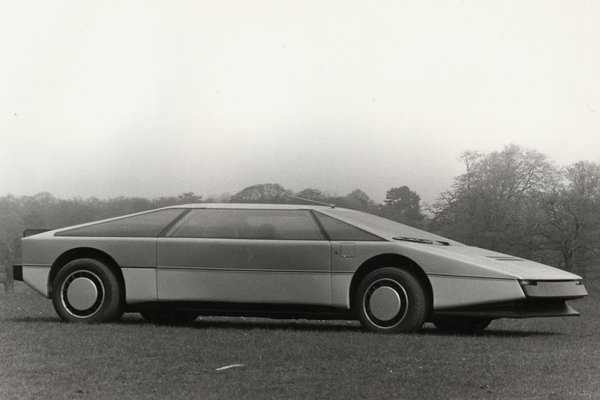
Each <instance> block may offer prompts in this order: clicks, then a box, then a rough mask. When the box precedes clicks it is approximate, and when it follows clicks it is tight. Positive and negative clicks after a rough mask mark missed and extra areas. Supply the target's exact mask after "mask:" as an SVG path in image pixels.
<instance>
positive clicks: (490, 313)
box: [432, 301, 579, 319]
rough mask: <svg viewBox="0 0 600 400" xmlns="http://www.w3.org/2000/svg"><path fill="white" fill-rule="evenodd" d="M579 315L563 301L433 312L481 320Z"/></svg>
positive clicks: (438, 314) (440, 314) (435, 314)
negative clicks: (481, 318) (479, 318)
mask: <svg viewBox="0 0 600 400" xmlns="http://www.w3.org/2000/svg"><path fill="white" fill-rule="evenodd" d="M578 315H579V313H578V312H577V311H575V310H574V309H573V308H571V307H570V306H568V305H567V304H566V303H565V302H564V301H551V302H548V301H544V302H541V301H528V302H525V303H519V304H515V303H508V304H494V305H488V306H479V307H465V308H454V309H447V310H440V311H434V313H433V314H432V318H435V317H436V316H453V317H458V316H461V317H483V318H492V319H497V318H536V317H576V316H578Z"/></svg>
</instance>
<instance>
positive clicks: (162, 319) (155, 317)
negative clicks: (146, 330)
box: [140, 310, 199, 325]
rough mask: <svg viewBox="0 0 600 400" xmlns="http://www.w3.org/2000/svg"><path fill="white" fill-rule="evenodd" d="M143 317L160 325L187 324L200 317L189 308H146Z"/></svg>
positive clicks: (142, 312)
mask: <svg viewBox="0 0 600 400" xmlns="http://www.w3.org/2000/svg"><path fill="white" fill-rule="evenodd" d="M140 314H142V317H144V319H145V320H146V321H148V322H151V323H153V324H159V325H169V324H187V323H190V322H193V321H194V320H195V319H196V318H198V315H199V314H198V313H197V312H195V311H188V310H160V311H159V310H145V311H141V312H140Z"/></svg>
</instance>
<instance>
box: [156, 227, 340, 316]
mask: <svg viewBox="0 0 600 400" xmlns="http://www.w3.org/2000/svg"><path fill="white" fill-rule="evenodd" d="M157 280H158V299H159V300H161V301H174V300H193V301H223V302H254V303H289V304H313V305H317V304H318V305H329V304H331V245H330V243H329V242H328V241H326V240H252V239H203V238H202V239H199V238H159V239H158V246H157Z"/></svg>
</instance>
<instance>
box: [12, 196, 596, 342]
mask: <svg viewBox="0 0 600 400" xmlns="http://www.w3.org/2000/svg"><path fill="white" fill-rule="evenodd" d="M28 233H32V232H27V231H26V232H25V235H24V236H26V237H24V238H23V241H22V249H23V257H22V259H23V262H22V265H15V266H14V267H13V268H14V276H15V279H18V280H23V281H25V282H26V283H27V284H28V285H30V286H31V287H32V288H34V289H35V290H36V291H37V292H39V293H40V294H42V295H43V296H45V297H47V298H51V299H52V302H53V304H54V308H55V309H56V312H57V313H58V315H59V316H60V317H61V318H62V319H63V320H65V321H73V322H104V321H114V320H117V319H118V318H120V317H121V315H122V314H123V313H124V312H140V313H141V314H142V316H143V317H144V318H146V319H147V320H149V321H152V322H186V321H192V320H194V319H195V318H197V317H198V316H199V315H232V316H233V315H245V316H267V317H274V318H313V319H326V318H332V319H358V320H360V322H361V323H362V324H363V326H364V327H366V328H367V329H369V330H371V331H376V332H412V331H415V330H418V329H419V328H420V327H421V326H422V325H423V323H425V322H426V321H430V322H433V323H434V324H435V325H436V326H437V327H438V328H439V329H444V330H462V331H476V330H482V329H485V327H487V325H488V324H489V323H490V321H492V320H493V319H497V318H523V317H554V316H572V315H578V313H577V312H576V311H575V310H573V309H572V308H571V307H569V306H568V305H567V304H566V301H567V300H571V299H576V298H581V297H584V296H586V295H587V292H586V289H585V287H584V285H583V284H582V280H581V278H580V277H579V276H577V275H574V274H571V273H569V272H565V271H563V270H560V269H556V268H552V267H549V266H546V265H542V264H539V263H536V262H532V261H528V260H525V259H522V258H517V257H512V256H509V255H505V254H500V253H495V252H492V251H488V250H483V249H480V248H475V247H469V246H465V245H462V244H460V243H457V242H455V241H452V240H448V239H445V238H443V237H441V236H437V235H434V234H431V233H428V232H425V231H421V230H418V229H414V228H411V227H408V226H405V225H402V224H399V223H396V222H393V221H390V220H387V219H384V218H380V217H376V216H374V215H371V214H366V213H362V212H358V211H353V210H348V209H343V208H335V207H333V206H332V207H327V206H304V205H267V204H262V205H257V204H193V205H181V206H173V207H166V208H161V209H157V210H152V211H147V212H143V213H137V214H132V215H127V216H123V217H118V218H112V219H108V220H103V221H96V222H91V223H87V224H83V225H77V226H71V227H67V228H61V229H55V230H50V231H45V232H41V233H39V232H33V233H35V234H33V235H30V236H27V234H28Z"/></svg>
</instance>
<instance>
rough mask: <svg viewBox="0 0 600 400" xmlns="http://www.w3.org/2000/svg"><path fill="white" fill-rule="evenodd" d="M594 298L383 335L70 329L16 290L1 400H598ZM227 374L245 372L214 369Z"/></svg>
mask: <svg viewBox="0 0 600 400" xmlns="http://www.w3.org/2000/svg"><path fill="white" fill-rule="evenodd" d="M596 292H597V290H593V291H592V296H590V297H588V298H587V299H585V300H580V301H577V302H573V303H571V304H572V305H573V306H574V308H576V309H578V310H579V311H580V312H581V313H582V316H581V317H579V318H564V319H559V318H549V319H529V320H499V321H494V322H493V323H492V325H491V326H490V327H489V328H488V330H487V331H486V333H485V334H483V335H480V336H469V335H447V334H441V333H439V332H437V331H436V330H435V329H434V328H433V327H431V326H428V325H426V326H425V327H424V329H423V331H422V332H421V333H418V334H412V335H376V334H370V333H366V332H363V331H362V330H360V328H359V326H358V324H356V323H349V322H309V321H273V320H268V319H227V318H203V319H198V320H197V321H196V322H194V323H192V324H189V325H186V326H180V327H164V326H153V325H149V324H146V323H144V322H143V321H142V320H141V319H140V318H139V317H138V316H137V315H134V314H131V315H130V314H127V315H126V316H125V317H124V318H123V321H122V322H120V323H117V324H106V325H75V324H65V323H61V322H59V320H58V317H57V316H56V315H55V314H54V311H53V309H52V305H51V302H50V301H49V300H46V299H44V298H42V297H41V296H39V295H37V294H34V293H33V292H32V291H31V290H30V289H28V288H27V287H25V286H24V285H23V284H22V283H17V284H16V286H15V292H14V293H12V294H7V293H1V294H0V399H55V398H57V399H63V398H64V399H96V398H102V399H162V398H177V399H190V398H197V399H237V398H250V399H269V398H277V399H286V398H294V399H295V398H304V399H320V398H339V399H363V398H372V399H380V398H399V399H555V400H559V399H600V367H599V365H598V364H599V361H600V307H598V306H599V305H600V302H599V301H598V300H596V297H597V296H594V294H595V293H596ZM231 364H243V366H240V367H233V368H229V369H224V370H218V368H221V367H224V366H228V365H231Z"/></svg>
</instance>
